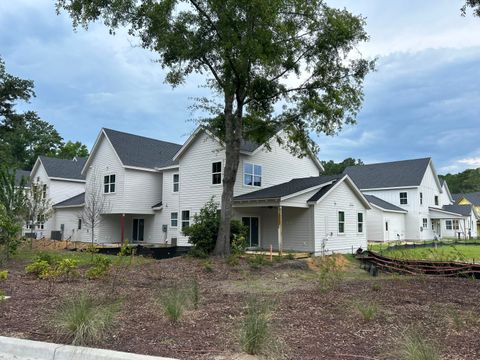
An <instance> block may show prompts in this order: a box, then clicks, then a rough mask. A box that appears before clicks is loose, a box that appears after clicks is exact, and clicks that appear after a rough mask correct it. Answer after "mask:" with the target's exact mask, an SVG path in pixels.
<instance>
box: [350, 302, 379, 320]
mask: <svg viewBox="0 0 480 360" xmlns="http://www.w3.org/2000/svg"><path fill="white" fill-rule="evenodd" d="M355 307H356V309H357V311H358V313H359V314H360V316H361V317H362V319H363V320H365V321H371V320H373V319H374V318H375V316H377V313H378V308H377V306H376V305H374V304H364V303H356V304H355Z"/></svg>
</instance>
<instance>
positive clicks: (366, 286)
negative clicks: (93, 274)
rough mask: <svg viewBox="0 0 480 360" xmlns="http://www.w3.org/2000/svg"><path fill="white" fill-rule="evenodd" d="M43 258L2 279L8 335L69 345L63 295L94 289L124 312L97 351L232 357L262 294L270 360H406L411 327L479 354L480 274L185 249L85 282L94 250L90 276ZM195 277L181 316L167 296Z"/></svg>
mask: <svg viewBox="0 0 480 360" xmlns="http://www.w3.org/2000/svg"><path fill="white" fill-rule="evenodd" d="M33 255H34V254H33V253H30V254H29V255H28V256H26V255H23V256H22V254H20V255H19V256H18V257H17V258H15V259H13V260H11V261H10V262H9V263H8V264H7V266H6V268H7V269H8V270H9V274H8V278H7V280H6V281H4V283H2V284H1V286H2V287H3V289H4V290H5V292H6V293H7V294H8V295H10V296H12V298H11V299H9V300H6V301H3V302H0V335H2V336H15V337H20V338H28V339H33V340H43V341H51V342H64V343H71V338H67V337H65V336H64V334H62V332H61V331H60V330H59V327H58V323H57V322H56V321H55V320H54V319H56V317H57V316H58V312H59V309H61V308H62V306H64V304H65V299H71V298H72V297H74V298H78V297H79V296H84V295H85V296H91V297H93V298H96V299H100V300H101V301H102V302H103V303H111V304H115V306H116V307H117V308H118V309H117V310H116V313H115V316H114V320H113V325H112V327H111V328H110V329H109V330H108V332H105V334H104V336H103V338H101V339H100V340H98V342H96V343H95V344H94V345H95V346H97V347H101V348H106V349H113V350H118V351H128V352H135V353H141V354H148V355H160V356H168V357H176V358H179V359H230V358H232V357H234V356H237V355H238V354H240V353H242V352H243V349H244V348H243V347H242V345H241V344H242V342H241V339H240V338H241V336H240V334H241V332H242V326H243V325H242V324H244V319H245V317H246V316H247V309H248V308H247V303H248V302H249V300H250V299H252V298H255V299H257V300H258V301H264V302H266V303H268V304H269V307H270V313H269V316H268V321H269V323H270V329H271V330H270V331H269V333H270V334H269V340H268V343H269V344H268V345H269V346H267V350H266V351H264V354H267V355H268V354H270V357H271V358H288V359H355V358H357V359H362V358H363V359H396V358H398V359H402V358H405V357H402V356H403V355H404V351H405V347H406V346H405V344H406V342H407V341H411V339H410V338H411V336H410V334H415V336H417V337H418V338H420V339H422V340H423V341H425V343H428V344H429V345H430V346H432V347H433V348H435V349H438V351H439V353H440V355H441V356H442V358H444V359H474V358H480V343H479V342H478V339H477V336H476V334H478V332H479V331H480V320H479V317H478V314H479V313H480V312H479V311H480V305H479V303H478V301H477V299H478V298H479V296H480V283H479V282H478V281H473V280H469V279H444V278H434V279H433V278H428V277H415V278H410V277H403V276H394V275H382V276H379V277H376V278H372V277H369V276H368V274H367V273H366V272H364V271H363V270H361V269H360V268H359V266H358V264H357V263H356V262H355V260H353V259H352V258H351V257H348V258H345V257H342V258H338V261H337V265H338V264H339V265H338V266H336V267H334V268H332V269H333V270H332V269H330V268H328V269H327V270H325V268H324V267H323V265H322V264H321V263H320V265H319V264H318V263H317V262H314V261H312V260H309V262H307V261H305V260H287V259H283V260H276V262H275V263H274V264H272V265H268V264H265V262H264V261H251V260H250V261H248V260H246V259H240V260H239V263H238V264H234V266H230V265H227V264H226V262H225V261H224V260H221V259H213V260H204V259H194V258H190V257H185V256H184V257H178V258H172V259H165V260H161V261H155V260H149V259H142V258H134V260H133V261H132V263H131V265H129V266H128V267H123V268H121V270H120V271H116V270H114V269H112V271H111V273H110V274H107V275H106V276H104V277H101V278H98V279H96V280H87V279H86V278H85V272H86V271H87V268H88V256H90V254H82V255H78V256H80V257H81V258H82V261H80V263H81V265H80V269H79V272H80V275H81V276H80V277H77V278H74V279H69V280H62V279H58V280H55V281H49V280H43V279H38V278H36V277H35V276H33V275H31V274H26V273H25V266H26V265H27V264H28V263H30V262H31V261H32V258H33ZM60 255H61V256H69V255H70V252H62V253H60ZM94 256H98V254H95V255H94ZM111 258H115V257H113V256H112V257H111ZM113 266H114V268H115V266H116V265H113ZM338 268H340V270H339V269H338ZM0 270H1V269H0ZM332 271H334V272H335V274H336V275H335V276H330V275H331V274H330V273H331V272H332ZM337 272H338V273H337ZM329 274H330V275H329ZM337 275H338V276H337ZM113 276H115V279H116V280H115V284H114V285H115V286H113V285H112V283H113V281H112V277H113ZM194 281H195V282H196V284H197V286H198V304H197V305H198V306H197V308H195V307H193V306H191V305H189V306H186V307H185V309H184V313H183V314H182V316H181V318H179V320H178V322H176V323H175V322H172V320H171V318H169V317H168V316H167V315H166V313H165V310H164V307H163V305H162V300H161V299H163V297H164V295H166V294H170V293H171V292H172V289H183V288H190V287H191V285H192V283H193V282H194ZM112 306H113V305H112ZM409 339H410V340H409ZM92 345H93V344H92Z"/></svg>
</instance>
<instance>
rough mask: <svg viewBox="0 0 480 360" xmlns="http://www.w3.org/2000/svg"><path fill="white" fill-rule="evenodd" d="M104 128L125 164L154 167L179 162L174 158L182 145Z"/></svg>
mask: <svg viewBox="0 0 480 360" xmlns="http://www.w3.org/2000/svg"><path fill="white" fill-rule="evenodd" d="M103 130H104V131H105V134H106V135H107V136H108V139H109V140H110V142H111V143H112V145H113V147H114V148H115V151H116V152H117V155H118V157H119V158H120V160H121V161H122V163H123V165H125V166H135V167H142V168H148V169H154V168H156V167H166V166H172V165H176V164H178V163H177V162H174V161H173V160H172V158H173V156H174V155H175V154H176V153H177V152H178V150H180V148H181V147H182V145H179V144H175V143H171V142H166V141H161V140H156V139H150V138H147V137H143V136H138V135H133V134H128V133H124V132H121V131H116V130H111V129H105V128H104V129H103Z"/></svg>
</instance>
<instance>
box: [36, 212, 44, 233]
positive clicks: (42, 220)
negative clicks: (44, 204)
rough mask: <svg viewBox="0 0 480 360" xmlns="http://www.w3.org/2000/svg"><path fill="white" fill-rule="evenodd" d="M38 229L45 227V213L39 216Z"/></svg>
mask: <svg viewBox="0 0 480 360" xmlns="http://www.w3.org/2000/svg"><path fill="white" fill-rule="evenodd" d="M37 229H40V230H43V229H45V216H43V215H39V216H37Z"/></svg>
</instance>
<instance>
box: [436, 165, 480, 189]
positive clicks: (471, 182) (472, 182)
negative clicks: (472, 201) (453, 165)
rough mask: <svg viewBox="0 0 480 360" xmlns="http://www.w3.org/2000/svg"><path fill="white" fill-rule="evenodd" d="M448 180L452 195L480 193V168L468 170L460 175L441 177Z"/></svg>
mask: <svg viewBox="0 0 480 360" xmlns="http://www.w3.org/2000/svg"><path fill="white" fill-rule="evenodd" d="M440 177H441V178H443V179H444V180H446V182H447V184H448V188H449V189H450V192H451V193H452V194H458V193H467V192H476V191H480V168H478V169H467V170H465V171H463V172H461V173H458V174H450V173H449V174H446V175H440Z"/></svg>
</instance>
